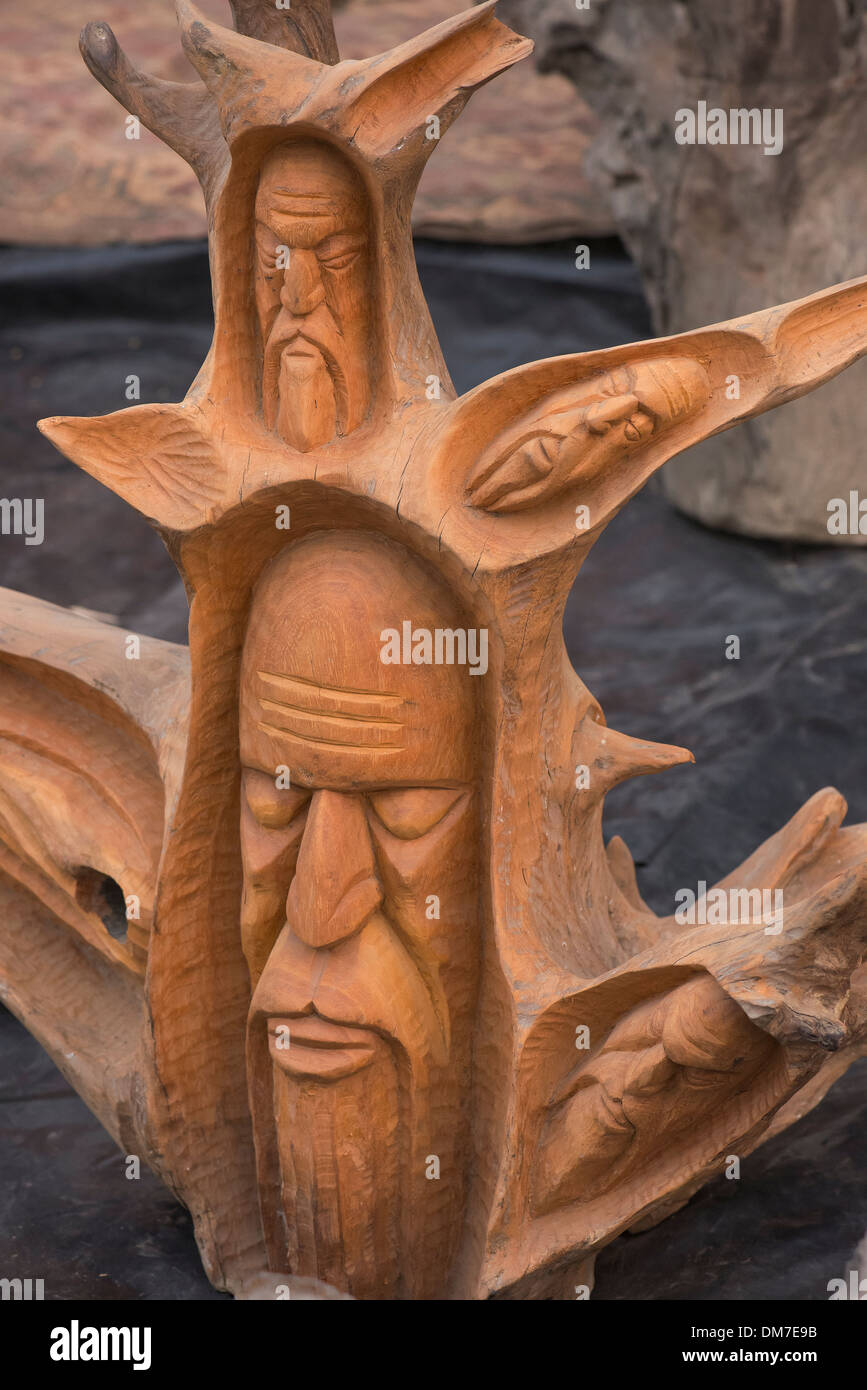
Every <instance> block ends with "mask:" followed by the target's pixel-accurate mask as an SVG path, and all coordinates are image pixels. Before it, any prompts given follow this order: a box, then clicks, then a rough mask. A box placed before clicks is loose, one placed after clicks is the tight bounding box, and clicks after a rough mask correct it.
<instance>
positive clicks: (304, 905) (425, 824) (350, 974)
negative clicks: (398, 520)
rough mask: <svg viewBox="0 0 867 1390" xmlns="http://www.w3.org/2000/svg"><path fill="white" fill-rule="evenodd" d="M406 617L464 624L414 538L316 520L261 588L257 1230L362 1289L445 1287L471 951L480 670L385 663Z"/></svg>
mask: <svg viewBox="0 0 867 1390" xmlns="http://www.w3.org/2000/svg"><path fill="white" fill-rule="evenodd" d="M407 612H412V613H414V614H416V615H418V618H417V620H418V621H420V622H422V624H423V625H425V626H434V625H435V623H436V621H437V619H438V618H439V619H440V621H445V622H446V623H447V624H448V625H449V626H454V625H456V623H457V615H456V614H455V613H454V611H453V608H452V607H451V606H450V598H449V596H448V594H447V593H446V592H445V591H444V590H443V589H442V587H441V585H440V584H439V583H438V581H436V580H435V579H434V578H433V577H432V576H430V575H428V574H427V572H426V571H421V570H420V569H418V568H417V566H416V564H415V562H414V561H413V560H412V557H411V556H410V555H408V554H407V553H406V552H405V551H404V550H403V549H402V548H401V547H397V546H391V545H389V544H387V543H375V542H374V541H373V540H372V539H370V538H367V537H365V536H364V535H363V534H362V535H342V536H341V535H340V534H338V535H334V534H333V533H332V534H323V535H318V536H313V537H310V538H308V539H307V540H305V541H301V542H299V543H298V544H297V545H296V546H295V547H293V548H292V550H291V551H290V552H287V553H286V554H284V555H283V556H281V557H279V558H278V560H276V561H275V562H274V563H273V564H272V566H271V567H270V569H269V570H268V571H267V572H266V574H265V576H264V579H263V582H262V583H260V585H259V588H258V590H257V593H256V597H255V600H254V603H253V608H252V614H251V620H250V624H249V628H248V633H247V639H246V643H245V647H244V659H243V665H242V678H241V729H240V740H241V759H242V763H243V769H244V770H243V801H242V810H241V832H242V858H243V869H244V904H243V915H242V924H241V930H242V938H243V945H244V950H245V953H246V956H247V961H248V964H249V967H250V975H251V980H252V983H253V986H254V995H253V1002H252V1008H251V1014H250V1026H249V1049H250V1054H249V1055H250V1058H251V1067H252V1073H253V1076H254V1081H253V1085H252V1094H253V1113H254V1127H255V1132H256V1144H257V1152H258V1156H259V1162H260V1168H261V1171H262V1173H263V1183H264V1187H263V1190H265V1191H268V1192H273V1191H274V1181H275V1178H274V1174H275V1173H279V1190H280V1194H281V1195H280V1203H281V1205H282V1210H280V1209H279V1208H278V1206H277V1205H275V1206H274V1208H273V1209H271V1210H267V1209H266V1210H265V1211H264V1219H265V1225H266V1228H267V1230H268V1232H269V1238H270V1240H271V1242H272V1259H273V1261H275V1264H274V1267H275V1268H277V1269H290V1270H291V1271H292V1272H298V1273H303V1274H310V1275H314V1276H318V1277H320V1278H324V1279H326V1280H328V1281H329V1282H332V1283H335V1284H336V1285H337V1286H338V1287H340V1288H348V1289H350V1291H351V1292H353V1293H355V1294H356V1295H359V1296H367V1297H383V1296H392V1295H393V1294H394V1292H395V1290H396V1288H397V1285H396V1284H394V1283H392V1285H391V1288H390V1289H389V1287H388V1286H389V1281H390V1280H392V1281H393V1280H398V1279H403V1278H405V1277H406V1271H407V1270H408V1269H415V1270H416V1271H417V1272H418V1278H419V1279H420V1280H421V1281H422V1284H420V1285H418V1286H417V1287H421V1286H422V1285H423V1284H424V1282H425V1281H426V1280H429V1281H431V1282H430V1287H436V1286H437V1280H439V1279H441V1278H442V1276H443V1271H444V1268H445V1265H446V1263H447V1261H448V1258H449V1254H450V1248H451V1243H452V1242H453V1240H455V1239H457V1237H458V1235H459V1232H460V1206H461V1190H462V1183H463V1177H462V1174H463V1165H464V1162H465V1144H466V1134H465V1129H464V1120H465V1118H466V1115H467V1114H468V1108H467V1107H468V1085H469V1077H470V1055H471V1052H470V1049H471V1027H472V1020H473V1012H474V1003H475V991H476V979H477V971H478V962H479V957H480V937H479V923H478V920H477V917H478V872H479V871H478V848H477V842H478V828H477V812H476V805H477V798H476V796H475V794H474V787H473V782H474V776H473V762H474V754H473V751H472V750H473V740H474V735H473V715H472V711H473V708H474V703H475V693H474V687H475V685H476V682H474V681H472V680H471V679H470V677H469V674H468V672H467V671H466V669H465V668H463V667H461V668H457V667H454V666H448V667H446V666H440V667H436V666H427V667H420V666H415V665H410V666H405V667H395V666H392V665H388V666H386V665H383V663H382V661H381V659H380V658H381V649H382V648H381V634H382V631H383V630H384V629H386V628H390V627H393V626H394V625H395V622H399V620H400V618H401V617H402V615H403V614H405V613H407ZM281 769H282V773H281ZM287 775H288V779H289V782H290V785H289V786H288V787H287V786H286V785H285V782H286V778H287ZM281 782H282V785H280V784H281ZM329 1136H330V1137H329ZM332 1143H333V1148H332V1147H330V1146H331V1145H332ZM428 1154H435V1155H437V1156H438V1161H439V1162H440V1163H441V1164H442V1166H443V1172H444V1173H445V1171H446V1170H447V1171H448V1174H449V1177H448V1182H447V1183H437V1182H431V1181H427V1180H426V1178H425V1164H424V1160H425V1156H426V1155H428ZM441 1203H445V1204H446V1206H447V1207H449V1210H450V1211H452V1216H453V1219H452V1220H451V1221H446V1220H445V1219H444V1214H443V1210H442V1209H441V1207H440V1204H441ZM353 1212H354V1216H351V1215H350V1213H353ZM410 1213H411V1215H410ZM336 1230H339V1231H340V1239H339V1241H338V1242H337V1244H336V1245H335V1237H334V1233H335V1231H336ZM287 1231H288V1232H289V1233H290V1235H289V1246H288V1248H287V1247H286V1239H287V1236H286V1232H287ZM416 1244H420V1245H423V1246H424V1250H423V1255H421V1254H412V1250H413V1249H414V1248H415V1246H416ZM400 1271H403V1273H401V1272H400ZM404 1292H406V1289H404ZM415 1296H418V1295H417V1294H416V1295H415Z"/></svg>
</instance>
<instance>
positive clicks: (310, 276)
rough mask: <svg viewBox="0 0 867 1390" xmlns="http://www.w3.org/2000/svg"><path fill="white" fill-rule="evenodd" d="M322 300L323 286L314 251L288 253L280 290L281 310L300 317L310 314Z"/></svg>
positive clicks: (323, 294) (323, 295) (323, 296)
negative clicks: (287, 261) (287, 262)
mask: <svg viewBox="0 0 867 1390" xmlns="http://www.w3.org/2000/svg"><path fill="white" fill-rule="evenodd" d="M324 298H325V286H324V285H323V283H322V277H321V275H320V273H319V262H318V260H317V259H316V253H315V251H290V253H289V264H288V265H287V267H286V269H285V271H284V272H283V285H282V288H281V290H280V302H281V303H282V305H283V308H284V309H286V310H288V312H289V313H290V314H296V315H298V316H299V317H302V316H303V315H305V314H312V313H313V310H314V309H315V308H316V307H317V306H318V305H319V304H321V303H322V301H323V299H324Z"/></svg>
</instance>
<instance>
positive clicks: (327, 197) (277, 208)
mask: <svg viewBox="0 0 867 1390" xmlns="http://www.w3.org/2000/svg"><path fill="white" fill-rule="evenodd" d="M317 202H318V203H320V204H322V205H323V206H321V207H315V206H314V204H316V203H317ZM267 206H268V208H269V209H270V211H271V212H276V213H288V214H289V215H290V216H296V217H334V216H336V214H337V213H338V212H339V210H340V203H339V200H338V199H337V198H335V197H333V196H332V195H331V194H330V193H292V192H290V191H289V190H288V189H279V188H274V189H272V190H271V193H270V194H269V196H268V199H267Z"/></svg>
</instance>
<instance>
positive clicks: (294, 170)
mask: <svg viewBox="0 0 867 1390" xmlns="http://www.w3.org/2000/svg"><path fill="white" fill-rule="evenodd" d="M255 220H256V228H255V248H256V251H255V271H254V280H255V289H256V311H257V316H258V321H259V331H260V335H261V341H262V346H263V366H262V410H263V414H264V418H265V423H266V425H267V426H268V428H269V429H271V430H275V431H276V432H277V434H279V435H280V437H281V439H283V440H284V441H285V443H286V444H288V445H289V446H290V447H291V448H293V449H297V450H298V451H299V452H301V453H306V452H307V451H308V450H310V449H313V448H316V447H317V446H319V445H323V444H327V443H329V441H331V440H332V439H334V438H335V436H337V435H343V434H349V433H350V432H351V431H352V430H354V429H357V428H358V426H359V425H360V424H361V421H362V420H363V418H364V415H365V412H366V410H367V406H368V402H369V398H370V381H369V376H368V373H369V371H370V368H371V365H372V363H371V357H370V353H369V352H368V351H367V344H368V340H369V337H370V285H369V281H370V268H369V251H368V241H369V231H368V212H367V196H366V194H365V192H364V188H363V185H362V183H361V180H360V178H359V176H358V174H357V173H356V172H355V170H354V169H353V168H352V166H351V165H349V164H348V163H347V162H346V160H345V159H343V158H342V157H341V156H340V155H339V154H337V153H336V152H335V151H334V150H332V149H330V148H329V147H328V146H327V145H323V144H321V143H318V144H316V145H313V144H306V143H298V142H290V143H288V144H285V145H280V146H278V147H277V148H276V149H275V150H272V151H271V153H270V154H269V155H268V157H267V158H266V160H265V162H264V165H263V168H262V173H261V176H260V179H259V188H258V192H257V195H256V209H255Z"/></svg>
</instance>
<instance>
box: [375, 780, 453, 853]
mask: <svg viewBox="0 0 867 1390" xmlns="http://www.w3.org/2000/svg"><path fill="white" fill-rule="evenodd" d="M464 795H465V793H464V792H462V791H460V790H459V789H455V788H454V787H404V788H401V789H400V790H398V791H391V792H373V793H372V794H371V795H370V798H369V800H370V804H371V806H372V807H373V809H374V811H375V812H376V815H377V817H378V819H379V820H381V821H382V824H383V825H384V826H385V828H386V830H388V831H390V832H391V834H392V835H396V836H397V838H398V839H399V840H417V839H418V837H419V836H420V835H426V834H427V832H428V831H429V830H433V828H434V826H435V825H438V824H439V822H440V821H441V820H442V819H443V818H444V817H445V816H446V815H447V814H448V812H449V811H450V810H451V809H452V807H453V806H454V805H455V804H456V802H458V801H459V800H460V799H461V797H462V796H464Z"/></svg>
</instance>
